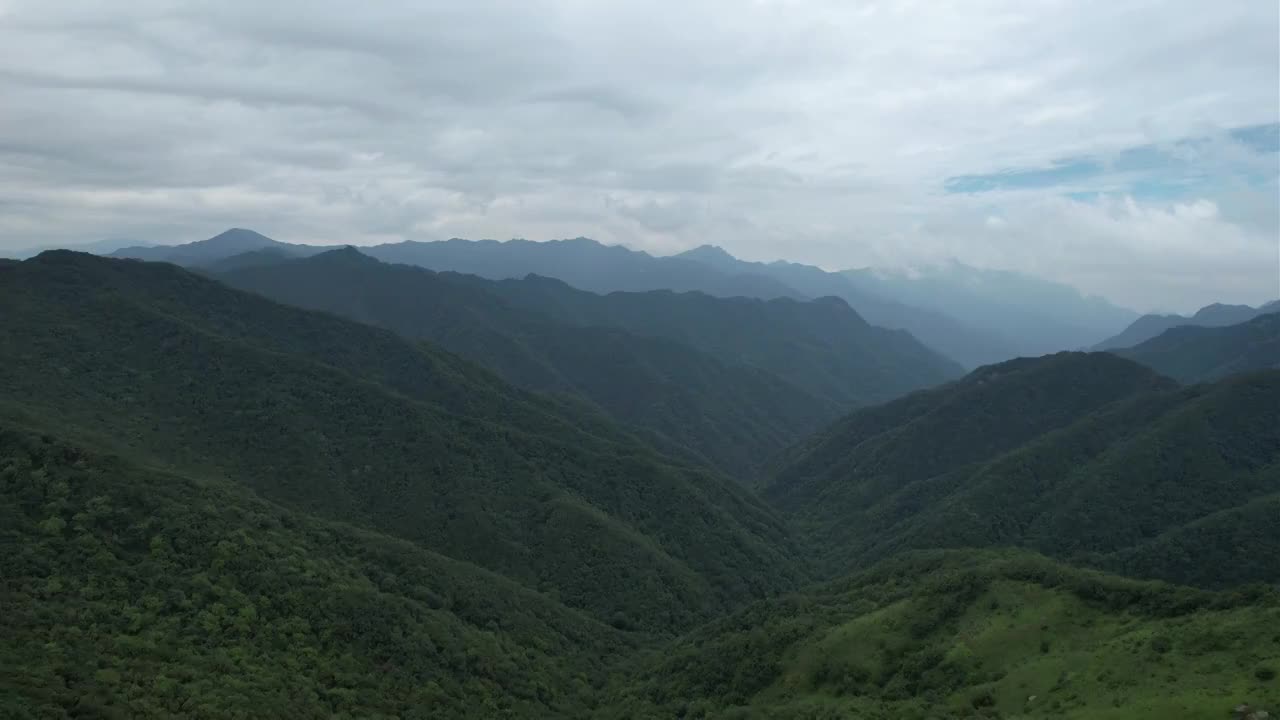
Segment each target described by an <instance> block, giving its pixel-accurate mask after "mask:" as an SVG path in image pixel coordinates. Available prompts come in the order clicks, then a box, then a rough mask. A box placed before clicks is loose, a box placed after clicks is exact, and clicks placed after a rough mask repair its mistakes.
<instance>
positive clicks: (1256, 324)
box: [1114, 309, 1280, 383]
mask: <svg viewBox="0 0 1280 720" xmlns="http://www.w3.org/2000/svg"><path fill="white" fill-rule="evenodd" d="M1114 352H1115V353H1116V354H1117V355H1120V356H1121V357H1126V358H1129V359H1130V360H1135V361H1137V362H1140V363H1142V364H1143V365H1146V366H1148V367H1150V368H1153V369H1154V370H1155V371H1156V372H1159V373H1161V374H1164V375H1168V376H1169V377H1171V378H1174V379H1176V380H1179V381H1181V382H1184V383H1194V382H1206V381H1211V380H1218V379H1220V378H1224V377H1226V376H1228V375H1231V374H1234V373H1241V372H1248V371H1250V370H1261V369H1265V368H1280V309H1278V310H1277V312H1273V313H1269V314H1265V315H1259V316H1257V317H1255V318H1253V319H1252V320H1249V321H1247V322H1243V323H1240V324H1239V325H1227V326H1225V327H1199V326H1194V325H1183V326H1179V327H1175V328H1172V329H1169V330H1166V331H1164V332H1163V333H1161V334H1160V335H1157V336H1156V337H1154V338H1152V339H1150V340H1148V341H1146V342H1144V343H1141V344H1139V345H1136V346H1134V347H1131V348H1127V349H1122V350H1115V351H1114Z"/></svg>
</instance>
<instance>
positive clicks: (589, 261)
mask: <svg viewBox="0 0 1280 720" xmlns="http://www.w3.org/2000/svg"><path fill="white" fill-rule="evenodd" d="M330 249H333V246H329V247H320V246H306V245H294V244H290V243H281V242H277V241H274V240H271V239H270V238H267V237H265V236H263V235H261V234H259V233H255V232H253V231H250V230H245V229H242V228H234V229H232V230H228V231H227V232H225V233H222V234H220V235H218V236H215V237H213V238H210V239H209V240H203V241H199V242H195V243H188V244H185V245H177V246H163V247H131V248H123V249H121V250H118V251H116V252H114V253H112V255H113V256H115V257H133V258H137V259H145V260H160V261H165V262H174V263H176V264H179V265H184V266H188V267H201V268H210V269H214V266H216V265H217V263H219V262H220V261H224V260H227V259H228V258H230V257H232V256H235V255H241V254H244V253H247V252H275V253H278V254H280V255H281V256H290V257H304V256H307V255H311V254H314V253H317V252H322V251H325V250H330ZM361 252H363V253H365V254H367V255H369V256H371V257H374V258H377V259H379V260H383V261H386V262H393V263H401V264H408V265H418V266H420V267H425V268H429V269H432V270H436V271H452V272H459V273H465V274H472V275H479V276H481V277H485V278H488V279H491V280H503V279H518V278H523V277H525V276H527V275H529V274H534V275H541V276H546V277H553V278H556V279H559V280H563V281H565V282H566V283H568V284H569V285H571V286H572V287H575V288H578V289H581V290H587V291H591V292H596V293H608V292H614V291H626V292H645V291H649V290H673V291H677V292H684V291H700V292H705V293H707V294H709V295H714V296H717V297H739V296H741V297H753V298H760V299H766V300H767V299H772V298H780V297H789V298H794V299H808V298H817V297H824V296H834V297H840V298H842V299H844V300H845V301H846V302H847V303H848V304H849V305H850V306H851V307H852V308H853V309H854V310H856V311H857V312H858V313H859V314H860V315H861V316H862V317H864V318H865V319H866V320H867V321H868V322H870V323H871V324H873V325H879V326H881V327H886V328H891V329H902V330H906V331H908V332H910V333H911V334H912V335H913V336H915V337H916V338H917V339H919V340H920V341H921V342H923V343H924V344H925V345H927V346H929V347H931V348H933V349H935V350H937V351H939V352H941V353H942V354H944V355H946V356H947V357H949V358H952V359H954V360H956V361H958V362H959V363H960V364H961V365H963V366H965V367H968V368H972V367H976V366H979V365H984V364H989V363H992V362H998V361H1001V360H1005V359H1008V358H1010V357H1014V356H1018V355H1038V354H1043V353H1046V352H1054V351H1057V350H1063V349H1078V348H1080V347H1085V346H1088V345H1090V344H1092V343H1093V342H1094V341H1095V340H1096V338H1097V337H1098V336H1100V335H1105V334H1106V333H1108V332H1112V331H1113V328H1115V327H1118V326H1120V325H1121V324H1123V323H1124V322H1128V321H1129V320H1130V319H1131V318H1132V317H1133V316H1134V315H1135V314H1134V313H1132V312H1131V311H1127V310H1124V309H1122V308H1116V307H1115V306H1113V305H1111V304H1110V303H1107V302H1106V301H1104V300H1101V299H1098V298H1084V297H1082V296H1080V294H1079V293H1077V292H1076V291H1074V290H1072V289H1071V288H1068V287H1066V286H1063V285H1057V284H1054V283H1049V282H1045V281H1042V280H1038V279H1036V278H1030V277H1027V276H1023V275H1018V274H1016V273H1009V272H1003V271H987V270H977V269H975V268H970V267H967V266H963V265H960V264H959V263H952V264H951V265H950V266H948V269H947V270H946V271H945V272H937V273H934V274H932V275H928V276H924V277H915V278H907V277H906V276H895V275H891V274H886V273H883V272H880V271H875V272H872V271H866V270H862V271H854V270H851V271H845V272H843V273H836V272H827V271H825V270H822V269H821V268H817V267H813V266H809V265H802V264H798V263H791V262H785V261H776V262H772V263H756V262H746V261H742V260H739V259H737V258H735V257H734V256H733V255H731V254H729V253H728V252H726V251H725V250H724V249H722V248H719V247H715V246H710V245H704V246H701V247H698V248H694V249H693V250H689V251H687V252H684V253H680V254H677V255H673V256H665V257H663V256H653V255H650V254H648V253H645V252H640V251H635V250H630V249H628V248H625V247H621V246H609V245H603V244H601V243H599V242H596V241H594V240H590V239H587V238H573V239H569V240H551V241H546V242H534V241H529V240H509V241H496V240H477V241H472V240H462V239H458V238H454V239H451V240H444V241H436V242H419V241H404V242H398V243H387V244H383V245H376V246H368V247H363V248H361ZM241 261H243V259H242V260H241Z"/></svg>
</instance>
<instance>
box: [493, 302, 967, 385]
mask: <svg viewBox="0 0 1280 720" xmlns="http://www.w3.org/2000/svg"><path fill="white" fill-rule="evenodd" d="M486 287H490V288H492V291H493V292H494V293H496V294H498V295H500V296H502V297H503V298H504V299H506V300H507V301H508V302H510V303H511V304H512V305H515V306H518V307H521V308H527V309H534V310H537V311H538V312H541V313H543V314H545V315H547V316H550V317H552V318H554V319H556V320H559V321H562V322H567V323H572V324H575V325H582V326H610V327H617V328H622V329H625V330H627V331H630V332H633V333H636V334H639V335H648V336H654V337H662V338H667V339H670V340H674V341H677V342H680V343H682V344H685V345H689V346H692V347H695V348H698V349H699V350H702V351H704V352H707V353H710V354H711V355H713V356H715V357H717V358H719V359H720V360H721V361H723V362H726V363H733V364H743V365H748V366H751V367H756V368H759V369H761V370H765V371H768V372H770V373H773V374H775V375H777V376H779V377H781V378H782V379H784V380H786V381H787V382H788V383H791V384H792V385H795V386H797V387H800V388H802V389H803V390H805V391H806V392H809V393H811V394H813V395H815V396H817V397H822V398H827V399H830V400H832V401H835V402H837V403H839V404H840V405H841V406H843V407H846V408H852V407H857V406H861V405H866V404H870V403H876V402H883V401H885V400H889V399H891V398H894V397H898V396H900V395H902V394H904V393H906V392H910V391H912V390H917V389H920V388H923V387H929V386H932V385H936V384H938V383H940V382H943V381H945V380H948V379H951V378H954V377H957V376H958V375H959V374H960V373H961V372H962V371H961V369H960V367H959V366H958V365H956V364H955V363H953V362H951V361H949V360H948V359H946V358H944V357H942V356H940V355H938V354H937V353H935V352H933V351H932V350H930V349H929V348H927V347H925V346H923V345H922V344H920V343H919V342H917V341H916V340H915V338H913V337H911V336H910V335H909V334H907V333H905V332H901V331H894V330H886V329H884V328H880V327H875V326H873V325H869V324H868V323H867V322H866V321H865V320H863V319H862V318H861V317H860V316H859V315H858V313H857V312H855V311H853V310H852V309H850V308H849V306H848V304H846V303H845V302H844V301H843V300H840V299H839V298H835V297H826V298H819V299H817V300H812V301H808V302H801V301H796V300H792V299H789V298H779V299H775V300H768V301H765V300H759V299H753V298H717V297H712V296H709V295H706V294H704V293H674V292H670V291H652V292H645V293H624V292H615V293H609V294H607V295H596V294H594V293H587V292H583V291H581V290H576V289H574V288H571V287H569V286H568V285H566V284H565V283H563V282H560V281H558V280H554V279H551V278H543V277H527V278H524V279H522V280H504V281H502V282H500V283H497V285H496V286H492V285H486Z"/></svg>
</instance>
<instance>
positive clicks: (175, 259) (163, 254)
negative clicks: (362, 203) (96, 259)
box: [107, 228, 329, 267]
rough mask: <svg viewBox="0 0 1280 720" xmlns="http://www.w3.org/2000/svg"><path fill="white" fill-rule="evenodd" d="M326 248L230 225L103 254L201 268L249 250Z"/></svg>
mask: <svg viewBox="0 0 1280 720" xmlns="http://www.w3.org/2000/svg"><path fill="white" fill-rule="evenodd" d="M327 249H329V248H326V247H320V246H314V245H296V244H292V243H283V242H280V241H278V240H272V239H271V238H269V237H267V236H266V235H263V234H261V233H258V232H255V231H253V230H246V229H245V228H231V229H229V230H225V231H223V232H221V233H218V234H217V235H214V236H213V237H211V238H209V239H207V240H197V241H195V242H190V243H184V244H182V245H142V246H139V245H135V246H132V247H125V248H120V249H119V250H115V251H113V252H110V253H107V256H108V257H116V258H131V259H134V260H151V261H153V262H171V263H174V264H175V265H183V266H189V267H203V266H206V265H210V264H213V263H216V262H218V261H220V260H225V259H227V258H229V257H232V256H234V255H240V254H242V253H247V252H253V251H264V250H272V251H275V252H278V253H280V254H283V255H289V256H292V257H305V256H307V255H313V254H315V253H318V252H323V251H324V250H327Z"/></svg>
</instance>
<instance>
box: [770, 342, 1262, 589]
mask: <svg viewBox="0 0 1280 720" xmlns="http://www.w3.org/2000/svg"><path fill="white" fill-rule="evenodd" d="M1277 492H1280V372H1276V371H1271V372H1262V373H1257V374H1252V375H1243V376H1236V377H1232V378H1229V379H1227V380H1224V381H1222V382H1220V383H1218V384H1216V385H1208V386H1198V387H1195V388H1189V389H1185V390H1179V389H1177V388H1176V387H1172V383H1170V382H1169V381H1168V380H1165V379H1163V378H1161V377H1159V376H1157V375H1155V374H1154V373H1151V372H1150V371H1149V370H1146V369H1145V368H1142V367H1141V366H1139V365H1137V364H1135V363H1130V362H1127V361H1125V360H1122V359H1119V358H1115V357H1113V356H1108V355H1105V354H1079V353H1063V354H1060V355H1056V356H1049V357H1045V358H1038V359H1034V360H1019V361H1012V362H1010V363H1004V364H1002V365H996V366H991V367H987V368H982V369H980V370H978V371H976V372H975V373H973V374H972V375H970V376H969V377H967V378H965V379H964V380H962V381H960V382H957V383H954V384H952V385H949V386H945V387H943V388H940V389H937V390H933V391H925V392H921V393H916V394H913V395H910V396H908V397H906V398H903V399H901V400H898V401H895V402H893V403H889V404H887V405H884V406H880V407H878V408H873V409H870V410H866V411H862V412H858V413H854V414H853V415H851V416H850V417H848V418H846V419H845V420H843V421H842V422H840V423H838V424H837V425H836V426H834V427H833V428H832V429H831V430H829V431H828V432H827V433H826V434H824V435H822V436H820V437H818V438H817V439H816V440H815V441H813V442H812V443H810V444H808V445H806V446H802V447H801V448H798V449H797V450H796V451H795V452H794V454H793V455H792V456H791V457H790V461H789V463H788V464H786V465H785V466H784V467H783V468H782V469H781V470H780V471H779V472H778V474H777V476H776V478H775V480H774V482H773V484H771V485H770V486H769V487H768V488H767V489H766V497H768V498H769V499H771V500H772V501H773V502H775V503H776V504H777V505H778V506H779V507H781V508H783V509H785V510H786V511H788V512H789V513H791V514H792V516H793V517H795V518H796V519H797V520H798V521H800V522H802V523H804V525H805V527H806V531H807V532H808V534H809V542H810V544H811V546H814V547H817V548H822V554H823V555H824V556H825V564H826V565H827V567H829V568H831V569H832V570H834V571H839V570H843V569H848V568H851V567H855V566H857V565H858V564H859V563H865V562H866V561H868V560H870V559H874V558H878V557H883V556H885V555H889V554H893V553H896V552H901V551H903V550H906V549H913V548H938V547H973V546H978V547H982V546H1006V545H1014V546H1020V547H1029V548H1032V549H1035V550H1038V551H1041V552H1044V553H1046V554H1050V555H1054V556H1057V557H1061V558H1066V559H1073V560H1077V561H1082V562H1088V563H1092V564H1097V565H1101V566H1105V567H1123V568H1124V569H1125V571H1126V572H1130V573H1132V574H1134V575H1138V576H1147V577H1161V578H1163V579H1168V580H1172V581H1177V582H1197V583H1200V584H1205V585H1210V586H1221V585H1231V584H1236V583H1240V582H1250V581H1258V580H1268V579H1274V577H1275V575H1274V573H1275V568H1267V567H1266V564H1265V563H1258V562H1255V559H1254V557H1253V553H1255V552H1257V551H1259V550H1264V551H1265V550H1268V549H1270V550H1277V549H1280V547H1277V546H1276V541H1277V539H1280V532H1277V531H1276V530H1275V529H1274V528H1271V527H1266V526H1262V527H1258V528H1256V529H1255V530H1254V531H1253V532H1252V533H1251V534H1250V537H1253V538H1255V539H1256V542H1254V543H1248V544H1237V543H1235V542H1234V541H1233V540H1232V535H1230V534H1226V535H1222V534H1219V535H1217V537H1218V538H1219V540H1218V541H1217V542H1214V543H1213V544H1211V545H1209V544H1206V545H1202V546H1200V547H1198V548H1188V547H1187V545H1188V543H1186V542H1185V538H1186V537H1187V536H1186V535H1185V533H1188V532H1193V530H1194V527H1193V526H1194V525H1195V524H1196V523H1198V522H1207V523H1213V522H1214V521H1213V518H1214V517H1215V515H1216V514H1218V513H1223V512H1232V511H1233V510H1237V509H1238V510H1239V511H1243V510H1244V508H1245V507H1246V506H1248V505H1249V503H1251V502H1253V501H1255V500H1259V499H1261V498H1265V497H1267V496H1269V495H1273V494H1275V493H1277ZM1219 527H1221V526H1219ZM1179 537H1181V538H1183V539H1182V540H1180V539H1179ZM1201 537H1205V538H1207V537H1210V536H1209V535H1204V534H1202V535H1201ZM1141 547H1146V550H1144V551H1142V552H1145V553H1146V554H1147V556H1148V557H1150V556H1152V555H1153V554H1154V553H1155V552H1156V549H1157V548H1160V547H1163V548H1165V549H1166V550H1169V551H1172V550H1174V549H1175V548H1177V549H1179V554H1178V555H1176V556H1174V557H1171V558H1164V559H1161V560H1159V561H1158V562H1154V561H1153V562H1151V564H1150V565H1148V566H1145V567H1143V566H1140V564H1139V563H1138V562H1137V561H1136V560H1134V559H1133V557H1134V553H1135V552H1138V550H1137V548H1141ZM1122 553H1123V557H1124V558H1127V559H1123V560H1122V559H1121V555H1119V554H1122ZM1224 554H1225V555H1226V556H1229V558H1230V560H1231V561H1230V562H1225V563H1221V562H1220V563H1219V564H1216V565H1210V564H1209V562H1208V561H1209V559H1210V558H1215V557H1216V558H1219V559H1220V560H1221V559H1222V557H1223V555H1224ZM1113 555H1114V557H1113Z"/></svg>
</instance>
